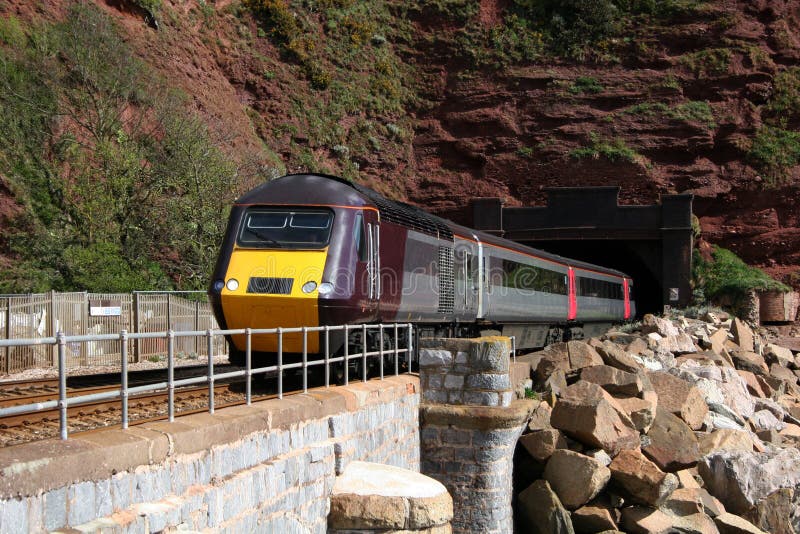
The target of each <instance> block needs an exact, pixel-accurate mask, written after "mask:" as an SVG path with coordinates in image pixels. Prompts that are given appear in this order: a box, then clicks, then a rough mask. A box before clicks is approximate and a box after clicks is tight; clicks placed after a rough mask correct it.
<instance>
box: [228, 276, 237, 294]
mask: <svg viewBox="0 0 800 534" xmlns="http://www.w3.org/2000/svg"><path fill="white" fill-rule="evenodd" d="M225 287H227V288H228V291H236V290H237V289H239V281H238V280H237V279H236V278H231V279H229V280H228V283H227V284H225Z"/></svg>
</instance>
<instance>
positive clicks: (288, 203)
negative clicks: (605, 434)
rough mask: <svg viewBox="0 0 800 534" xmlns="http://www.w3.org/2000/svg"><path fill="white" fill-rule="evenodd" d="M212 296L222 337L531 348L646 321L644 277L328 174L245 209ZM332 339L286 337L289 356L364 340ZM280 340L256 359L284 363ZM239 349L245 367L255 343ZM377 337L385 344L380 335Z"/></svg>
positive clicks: (236, 211) (276, 187)
mask: <svg viewBox="0 0 800 534" xmlns="http://www.w3.org/2000/svg"><path fill="white" fill-rule="evenodd" d="M208 293H209V299H210V302H211V305H212V308H213V310H214V314H215V316H216V319H217V322H218V324H219V325H220V327H221V328H223V329H243V328H253V329H264V328H277V327H284V328H292V327H302V326H306V327H314V326H324V325H343V324H363V323H404V324H405V323H413V324H414V325H415V328H414V330H415V331H416V332H417V334H416V335H419V336H422V337H428V336H449V337H475V336H479V335H486V334H488V333H491V334H502V335H505V336H513V337H514V339H515V344H516V348H517V349H520V350H522V349H535V348H538V347H543V346H545V345H547V344H550V343H553V342H556V341H561V340H566V339H580V338H583V337H589V336H592V335H596V334H598V333H601V332H603V331H605V330H606V329H607V328H608V327H610V326H611V325H612V324H613V323H618V322H624V321H626V320H628V319H630V318H632V317H634V316H635V314H636V305H635V300H634V298H633V297H632V295H633V280H632V279H631V277H629V276H627V275H626V274H624V273H622V272H619V271H616V270H613V269H607V268H605V267H601V266H598V265H592V264H589V263H584V262H581V261H575V260H571V259H568V258H564V257H561V256H558V255H554V254H549V253H547V252H544V251H542V250H537V249H534V248H530V247H527V246H524V245H522V244H520V243H516V242H513V241H509V240H506V239H503V238H501V237H498V236H495V235H492V234H489V233H485V232H480V231H477V230H473V229H470V228H467V227H464V226H461V225H458V224H455V223H453V222H451V221H448V220H445V219H443V218H440V217H437V216H434V215H432V214H430V213H427V212H425V211H423V210H422V209H419V208H417V207H414V206H411V205H409V204H406V203H403V202H398V201H394V200H390V199H388V198H386V197H384V196H383V195H381V194H379V193H378V192H376V191H374V190H373V189H370V188H368V187H365V186H363V185H359V184H357V183H354V182H350V181H347V180H345V179H342V178H338V177H335V176H330V175H325V174H290V175H286V176H283V177H281V178H277V179H274V180H270V181H268V182H265V183H264V184H262V185H260V186H259V187H256V188H255V189H253V190H252V191H250V192H248V193H245V194H244V195H243V196H241V197H240V198H239V199H237V200H236V201H235V203H234V205H233V207H232V209H231V212H230V216H229V220H228V224H227V229H226V231H225V235H224V238H223V242H222V246H221V249H220V253H219V256H218V259H217V262H216V266H215V268H214V272H213V275H212V277H211V284H210V287H209V290H208ZM360 331H361V329H355V332H354V333H353V334H352V335H354V336H357V335H359V332H360ZM331 334H336V335H329V336H327V337H326V338H324V339H327V343H328V345H329V346H328V347H324V344H325V343H326V341H324V339H323V336H322V335H321V334H318V333H317V332H308V333H307V338H306V339H303V338H302V336H300V335H299V334H289V335H286V336H284V339H283V340H282V346H281V353H282V355H284V357H288V356H290V355H298V354H301V353H302V352H303V351H304V350H305V351H306V352H307V353H308V354H320V353H321V352H323V351H324V350H327V351H328V352H329V353H330V354H336V353H339V352H341V351H342V348H343V347H344V344H345V343H346V342H347V343H359V342H364V340H353V339H349V340H346V339H345V336H344V333H342V332H341V331H337V332H331ZM276 337H277V336H275V335H254V336H252V338H251V351H252V354H253V358H254V359H253V361H254V362H257V361H259V362H262V363H264V362H266V361H267V360H269V358H270V357H272V358H273V360H272V361H274V355H275V354H276V351H277V350H278V347H277V339H276ZM393 341H394V340H389V341H388V342H389V343H392V342H393ZM383 342H384V343H386V342H387V341H386V340H384V341H383ZM228 343H229V349H230V351H229V354H230V360H231V362H232V363H234V364H239V365H241V364H242V363H243V358H244V351H245V343H246V340H245V336H244V335H231V336H228ZM366 343H368V344H369V345H370V350H372V348H373V346H374V345H375V344H376V343H378V341H377V340H376V339H374V338H373V339H368V340H366ZM265 364H266V363H265Z"/></svg>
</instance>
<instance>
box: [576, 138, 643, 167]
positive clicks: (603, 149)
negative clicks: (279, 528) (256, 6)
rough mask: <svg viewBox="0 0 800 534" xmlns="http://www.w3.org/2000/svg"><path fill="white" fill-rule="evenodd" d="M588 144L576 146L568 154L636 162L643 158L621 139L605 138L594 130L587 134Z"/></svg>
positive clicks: (582, 157) (581, 157) (578, 157)
mask: <svg viewBox="0 0 800 534" xmlns="http://www.w3.org/2000/svg"><path fill="white" fill-rule="evenodd" d="M589 141H590V143H591V144H589V145H588V146H584V147H580V148H576V149H574V150H572V151H571V152H570V153H569V155H570V157H572V158H574V159H586V158H591V159H598V158H600V157H604V158H606V159H608V160H609V161H627V162H630V163H637V162H641V161H642V160H644V156H642V155H641V154H639V153H638V152H636V151H635V150H634V149H632V148H630V147H629V146H628V145H626V144H625V141H623V140H622V139H613V140H610V141H609V140H607V139H603V138H601V137H600V136H599V135H597V134H596V133H595V132H592V133H590V134H589Z"/></svg>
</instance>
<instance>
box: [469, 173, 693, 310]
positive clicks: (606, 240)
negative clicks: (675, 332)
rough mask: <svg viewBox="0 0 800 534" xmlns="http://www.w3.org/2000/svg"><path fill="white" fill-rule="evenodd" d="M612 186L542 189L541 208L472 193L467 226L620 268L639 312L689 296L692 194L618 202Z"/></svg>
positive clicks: (683, 302) (685, 300)
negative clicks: (654, 201)
mask: <svg viewBox="0 0 800 534" xmlns="http://www.w3.org/2000/svg"><path fill="white" fill-rule="evenodd" d="M619 190H620V188H619V187H582V188H576V187H565V188H550V189H547V198H548V202H547V206H546V207H524V208H506V207H503V206H502V203H501V201H500V199H498V198H481V199H475V200H473V203H472V212H473V221H472V225H473V228H476V229H478V230H483V231H486V232H489V233H493V234H496V235H501V236H503V237H505V238H506V239H511V240H513V241H518V242H520V243H524V244H526V245H529V246H532V247H535V248H539V249H542V250H546V251H548V252H553V253H555V254H560V255H563V256H566V257H569V258H574V259H578V260H583V261H588V262H590V263H595V264H597V265H603V266H605V267H610V268H613V269H617V270H620V271H623V272H625V273H627V274H629V275H631V276H632V277H633V279H634V286H635V297H636V301H637V311H638V314H639V315H642V314H644V313H653V312H661V311H663V309H664V306H667V305H669V306H674V307H683V306H687V305H688V304H689V303H690V302H691V296H692V295H691V259H692V255H691V252H692V224H691V216H692V196H691V195H664V196H662V197H661V203H660V204H656V205H647V206H620V205H619V203H618V197H619Z"/></svg>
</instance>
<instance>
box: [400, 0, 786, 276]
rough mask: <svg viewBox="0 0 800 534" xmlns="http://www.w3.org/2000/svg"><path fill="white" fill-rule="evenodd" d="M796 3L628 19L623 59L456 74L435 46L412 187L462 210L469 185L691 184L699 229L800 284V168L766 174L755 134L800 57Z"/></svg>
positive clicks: (531, 199) (634, 191) (507, 194)
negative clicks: (636, 21) (660, 20)
mask: <svg viewBox="0 0 800 534" xmlns="http://www.w3.org/2000/svg"><path fill="white" fill-rule="evenodd" d="M482 4H494V3H493V2H482ZM799 14H800V6H798V4H796V3H792V2H733V1H723V2H709V3H708V4H707V6H706V8H705V9H704V11H703V12H702V16H699V17H696V18H695V17H691V18H687V19H685V20H678V21H676V23H675V24H674V25H671V26H667V27H658V26H649V27H641V28H634V29H633V33H632V34H631V36H630V39H629V41H630V45H629V46H628V47H627V48H623V49H622V50H620V52H619V56H618V57H617V58H615V59H614V60H613V61H609V62H606V63H602V64H594V65H592V64H570V63H565V62H562V61H536V62H534V64H532V65H524V66H519V67H517V68H512V69H510V70H509V71H507V72H502V73H491V74H489V75H486V74H477V75H475V76H470V77H464V76H463V70H462V67H463V66H462V65H458V64H454V63H453V62H448V61H447V59H446V58H443V57H440V58H439V59H440V61H439V62H438V63H435V64H434V65H432V66H430V67H428V68H429V70H431V71H433V72H434V73H435V74H436V76H435V78H436V79H438V80H439V82H440V83H439V85H438V86H437V87H435V93H434V95H435V96H434V97H433V100H434V101H435V103H436V105H435V106H434V107H433V108H432V109H431V110H430V111H426V112H424V113H420V115H419V116H418V121H417V128H416V136H415V139H414V149H415V151H414V154H415V160H416V163H417V173H416V180H415V181H414V183H413V185H412V186H411V187H410V188H409V197H410V198H411V199H412V200H413V201H415V202H418V203H420V204H423V205H428V206H432V207H434V208H435V209H438V210H440V211H442V212H444V213H447V214H449V215H451V216H453V217H455V218H459V217H462V216H464V215H465V210H464V206H465V205H466V202H467V201H468V200H469V198H471V197H473V196H487V195H491V196H499V197H502V198H503V199H505V201H506V202H507V203H508V204H510V205H529V204H536V203H542V202H543V201H544V193H543V188H545V187H551V186H583V185H606V184H615V185H620V186H621V187H622V191H621V201H622V202H623V203H637V202H646V203H652V202H653V201H655V200H657V198H658V196H659V194H661V193H666V192H670V193H674V192H677V193H692V194H694V195H695V202H694V210H695V213H696V214H697V215H698V216H699V218H700V223H701V226H702V230H703V235H704V237H705V238H706V239H707V240H709V241H711V242H713V243H716V244H720V245H722V246H724V247H728V248H732V249H734V250H735V251H736V252H737V253H738V254H739V255H740V256H742V257H743V258H744V259H745V260H746V261H748V262H750V263H753V264H758V265H759V266H762V267H764V268H765V269H766V270H767V271H768V272H770V273H771V274H773V275H774V276H776V277H778V278H779V279H780V278H783V279H784V280H785V281H787V282H789V283H793V284H794V285H795V287H796V286H797V284H798V281H797V274H796V273H797V272H798V265H799V264H800V231H798V213H800V209H798V208H800V206H798V202H799V201H800V200H798V199H800V197H798V192H799V191H798V186H797V178H798V176H799V175H800V173H799V172H798V168H797V166H793V167H792V168H791V169H787V170H786V172H785V174H783V175H782V176H781V177H780V178H777V177H775V176H769V175H768V174H769V171H768V170H767V169H765V168H764V166H763V165H759V162H758V161H757V158H755V157H754V156H753V154H752V145H753V139H754V138H755V137H756V135H757V132H759V129H760V128H762V126H763V125H764V124H765V120H769V119H770V117H769V110H768V108H769V103H770V102H771V101H773V100H774V99H775V95H776V92H777V91H778V90H779V88H778V87H777V86H776V83H775V80H776V76H778V75H779V73H782V72H785V71H786V69H787V68H791V67H792V66H794V65H797V63H798V59H800V48H798V40H797V31H796V30H797V28H798V20H799V19H798V15H799ZM494 23H498V22H497V20H495V21H494ZM428 31H429V32H432V33H436V32H437V31H446V29H445V28H441V27H440V28H429V29H428ZM420 62H422V59H421V58H420ZM795 90H796V89H795ZM795 90H793V91H795ZM786 118H787V119H788V124H789V127H790V128H796V126H797V123H796V117H792V116H788V117H786ZM781 150H784V151H785V150H786V148H785V147H782V148H781ZM765 171H766V172H765ZM792 273H794V275H793V276H792Z"/></svg>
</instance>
